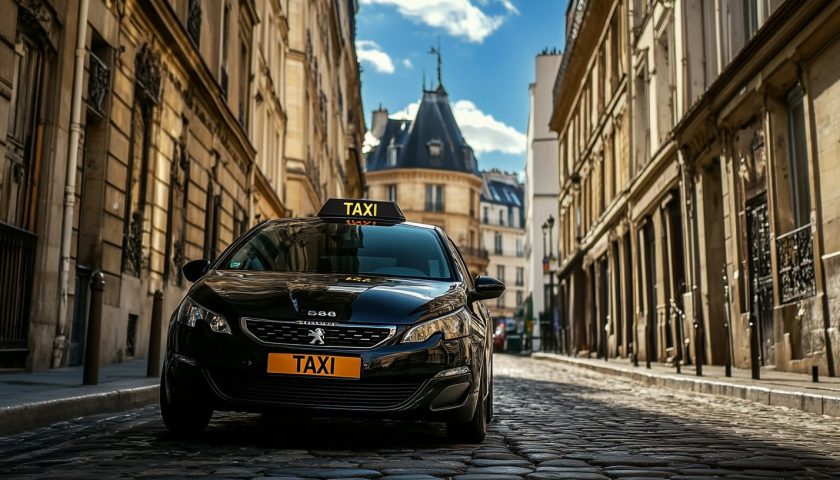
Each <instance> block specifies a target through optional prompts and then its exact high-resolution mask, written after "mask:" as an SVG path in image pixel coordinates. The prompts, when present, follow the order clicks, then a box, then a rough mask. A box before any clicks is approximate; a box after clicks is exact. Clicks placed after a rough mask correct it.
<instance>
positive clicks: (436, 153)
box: [426, 139, 443, 159]
mask: <svg viewBox="0 0 840 480" xmlns="http://www.w3.org/2000/svg"><path fill="white" fill-rule="evenodd" d="M426 147H427V148H428V149H429V155H430V156H431V157H432V158H434V159H438V158H440V156H441V154H442V153H443V142H441V141H440V140H438V139H434V140H429V141H428V143H426Z"/></svg>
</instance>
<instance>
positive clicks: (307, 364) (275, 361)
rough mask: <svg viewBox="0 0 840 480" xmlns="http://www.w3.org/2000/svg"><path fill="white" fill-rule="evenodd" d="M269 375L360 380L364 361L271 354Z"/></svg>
mask: <svg viewBox="0 0 840 480" xmlns="http://www.w3.org/2000/svg"><path fill="white" fill-rule="evenodd" d="M268 373H281V374H286V375H311V376H316V377H339V378H359V377H360V376H361V374H362V359H361V358H359V357H336V356H334V355H313V354H308V353H269V354H268Z"/></svg>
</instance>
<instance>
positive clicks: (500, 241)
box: [481, 170, 525, 320]
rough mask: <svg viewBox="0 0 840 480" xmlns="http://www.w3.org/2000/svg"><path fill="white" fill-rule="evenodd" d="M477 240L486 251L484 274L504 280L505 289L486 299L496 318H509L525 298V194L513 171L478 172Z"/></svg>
mask: <svg viewBox="0 0 840 480" xmlns="http://www.w3.org/2000/svg"><path fill="white" fill-rule="evenodd" d="M481 177H482V179H483V180H484V184H483V185H482V187H481V244H482V245H484V248H485V249H486V250H487V252H488V254H489V260H490V263H488V264H487V270H485V274H486V275H490V276H491V277H494V278H497V279H499V280H501V281H502V282H504V283H505V286H506V288H505V293H504V294H502V296H501V297H499V298H498V299H496V301H495V302H487V303H488V307H489V308H490V313H491V314H492V315H493V318H496V319H499V320H501V319H512V318H513V315H514V312H515V311H516V309H517V308H518V307H519V306H520V305H522V303H523V302H524V301H525V208H524V207H525V195H524V186H523V185H522V184H521V183H520V182H519V178H518V177H517V175H516V174H515V173H505V172H501V171H499V170H490V171H484V172H481Z"/></svg>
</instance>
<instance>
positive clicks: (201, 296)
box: [160, 199, 505, 442]
mask: <svg viewBox="0 0 840 480" xmlns="http://www.w3.org/2000/svg"><path fill="white" fill-rule="evenodd" d="M182 271H183V274H184V277H185V278H186V279H187V280H189V281H192V282H194V284H193V285H192V287H191V288H190V290H189V292H188V293H187V295H186V296H185V298H184V299H183V301H182V302H181V304H180V305H179V306H178V308H177V309H176V311H175V312H174V313H173V315H172V317H171V320H170V324H169V333H168V337H167V345H166V356H165V359H164V368H163V374H162V376H161V388H160V406H161V415H162V417H163V421H164V423H165V424H166V426H167V427H168V428H169V429H170V430H172V431H175V432H197V431H201V430H203V429H204V428H205V427H206V426H207V425H208V423H209V421H210V419H211V417H212V415H213V412H214V410H234V411H250V412H263V413H289V414H292V415H308V416H320V415H325V414H337V415H343V416H347V415H359V416H361V415H376V416H385V417H397V418H415V419H431V420H440V421H445V422H447V430H448V432H449V434H450V435H451V436H452V437H454V438H456V439H459V440H463V441H472V442H480V441H481V440H483V438H484V435H485V432H486V425H487V423H488V422H489V421H490V418H491V417H492V414H493V383H492V382H493V377H492V368H493V367H492V365H493V364H492V350H493V331H492V328H493V321H492V318H491V317H490V314H489V312H488V310H487V308H486V307H485V306H484V305H483V303H482V302H481V301H482V300H487V299H491V298H496V297H498V296H499V295H501V294H502V293H503V292H504V289H505V287H504V284H502V283H501V282H499V281H498V280H495V279H493V278H490V277H486V276H478V277H472V276H471V275H470V273H469V271H468V269H467V267H466V265H465V263H464V260H463V259H462V257H461V255H460V253H459V252H458V249H457V248H456V246H455V244H454V243H453V242H452V241H451V240H450V239H449V237H447V236H446V234H445V233H444V232H443V231H442V230H441V229H440V228H438V227H434V226H429V225H421V224H414V223H407V222H406V221H405V217H404V216H403V213H402V211H401V210H400V209H399V207H398V206H397V205H396V204H395V203H392V202H378V201H367V200H344V199H330V200H329V201H327V202H326V203H325V204H324V206H323V208H322V209H321V211H320V212H319V213H318V217H317V218H297V219H282V220H272V221H267V222H264V223H262V224H260V225H258V226H256V227H254V228H253V229H251V231H249V232H248V233H246V234H245V235H243V236H242V237H241V238H239V239H237V240H236V241H235V242H234V243H233V244H232V245H231V246H230V247H229V248H228V249H227V250H226V251H225V252H224V253H222V255H221V256H220V257H219V258H218V259H216V260H215V261H213V262H210V261H207V260H194V261H192V262H189V263H187V264H185V265H184V266H183V268H182Z"/></svg>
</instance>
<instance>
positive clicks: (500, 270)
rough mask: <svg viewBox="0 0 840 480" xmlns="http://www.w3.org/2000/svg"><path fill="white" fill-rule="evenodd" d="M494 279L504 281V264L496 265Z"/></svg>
mask: <svg viewBox="0 0 840 480" xmlns="http://www.w3.org/2000/svg"><path fill="white" fill-rule="evenodd" d="M496 279H497V280H499V281H500V282H504V281H505V266H504V265H496Z"/></svg>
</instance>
